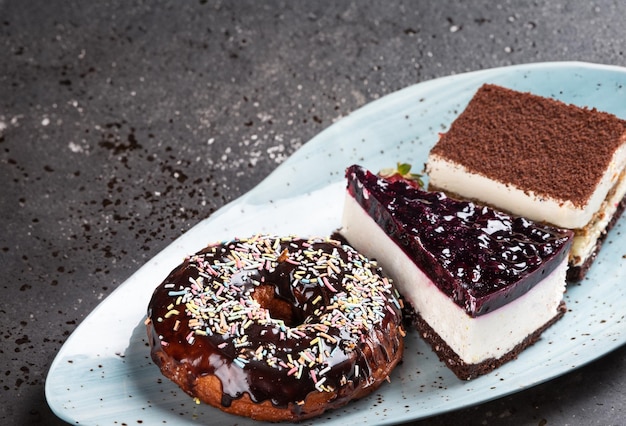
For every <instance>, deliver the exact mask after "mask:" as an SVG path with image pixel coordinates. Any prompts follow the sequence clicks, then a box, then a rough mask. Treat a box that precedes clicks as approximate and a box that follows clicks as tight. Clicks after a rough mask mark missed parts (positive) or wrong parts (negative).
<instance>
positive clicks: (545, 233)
mask: <svg viewBox="0 0 626 426" xmlns="http://www.w3.org/2000/svg"><path fill="white" fill-rule="evenodd" d="M346 177H347V179H348V187H347V189H348V192H349V193H350V195H352V196H353V197H354V198H355V199H356V201H357V202H358V203H359V204H360V205H361V206H362V208H363V209H364V210H366V211H367V213H368V214H369V215H370V216H371V217H372V218H373V219H374V220H375V221H376V222H377V223H378V225H379V226H380V227H381V228H383V230H384V231H385V232H386V234H387V235H388V236H389V237H390V238H391V239H392V240H393V241H395V242H396V244H398V246H399V247H401V248H402V249H403V250H404V252H405V253H407V255H408V256H409V258H411V259H413V260H414V262H415V263H416V265H417V266H418V267H419V268H420V269H422V270H423V271H424V272H425V273H426V274H427V275H428V276H429V278H430V279H431V280H432V281H433V282H434V283H435V284H436V285H437V286H438V287H439V289H440V290H441V291H442V292H444V293H445V294H446V295H448V296H449V297H450V298H451V299H452V300H453V301H454V302H455V303H456V304H457V305H459V306H460V307H461V308H463V309H465V311H466V312H467V313H468V314H469V315H471V316H479V315H483V314H486V313H488V312H490V311H493V310H495V309H497V308H499V307H501V306H504V305H505V304H507V303H509V302H510V301H512V300H514V299H516V298H517V297H519V296H521V295H523V294H525V293H526V292H527V291H529V290H530V289H531V288H532V287H533V286H535V285H536V284H537V283H538V282H540V281H541V280H542V279H543V278H544V277H546V276H548V274H549V273H550V272H552V271H553V270H554V268H555V267H556V266H557V265H559V264H560V263H561V261H562V260H563V259H564V258H565V257H566V256H567V254H568V251H569V247H570V246H571V243H572V237H573V232H572V231H570V230H563V229H557V228H554V227H550V226H546V225H541V224H537V223H534V222H532V221H530V220H528V219H524V218H521V217H515V216H510V215H507V214H505V213H501V212H498V211H496V210H493V209H490V208H488V207H484V206H481V205H478V204H474V203H472V202H465V201H457V200H454V199H452V198H448V197H447V196H446V195H445V194H444V193H442V192H427V191H423V190H420V189H416V188H414V187H412V186H410V185H408V184H407V183H405V182H402V181H397V182H390V181H388V180H385V179H383V178H380V177H378V176H376V175H374V174H372V173H371V172H369V171H367V170H365V169H364V168H362V167H360V166H356V165H355V166H351V167H350V168H348V170H347V171H346Z"/></svg>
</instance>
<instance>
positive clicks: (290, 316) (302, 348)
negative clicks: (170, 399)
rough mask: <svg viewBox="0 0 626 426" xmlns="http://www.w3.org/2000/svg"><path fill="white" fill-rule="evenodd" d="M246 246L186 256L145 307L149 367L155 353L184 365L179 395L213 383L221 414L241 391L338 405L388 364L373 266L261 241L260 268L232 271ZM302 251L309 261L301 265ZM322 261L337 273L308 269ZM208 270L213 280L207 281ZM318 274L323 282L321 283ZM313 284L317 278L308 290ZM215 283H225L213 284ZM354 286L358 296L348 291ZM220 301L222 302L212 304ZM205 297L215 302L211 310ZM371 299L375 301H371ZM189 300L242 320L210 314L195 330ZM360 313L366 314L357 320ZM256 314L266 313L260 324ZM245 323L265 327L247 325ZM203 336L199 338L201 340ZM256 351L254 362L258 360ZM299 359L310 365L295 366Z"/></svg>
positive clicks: (282, 400)
mask: <svg viewBox="0 0 626 426" xmlns="http://www.w3.org/2000/svg"><path fill="white" fill-rule="evenodd" d="M250 241H251V240H243V241H242V240H235V241H231V242H228V243H225V244H223V245H217V246H209V247H207V248H206V249H204V250H202V251H201V252H199V253H197V254H196V255H195V256H192V257H190V258H187V259H186V260H185V261H184V262H183V263H182V264H181V265H180V266H178V267H177V268H176V269H174V270H173V271H172V272H171V274H170V275H169V276H168V277H167V278H166V279H165V280H164V281H163V283H162V284H161V285H159V287H158V288H157V289H156V290H155V292H154V294H153V296H152V300H151V301H150V304H149V308H148V317H149V319H150V320H151V321H150V324H149V334H150V335H151V337H152V339H151V340H152V342H151V343H152V344H151V346H152V357H153V359H154V361H155V362H156V363H157V364H159V363H160V357H159V356H158V355H157V354H158V353H159V352H160V351H164V352H165V353H166V354H167V355H168V356H169V357H172V358H174V359H175V360H177V361H178V362H179V363H184V364H186V365H187V366H188V368H189V369H190V371H191V372H192V373H193V374H190V375H189V381H190V383H189V388H188V389H192V388H193V386H194V384H193V381H194V380H195V379H196V378H197V377H200V376H203V375H207V374H211V375H215V376H217V377H218V378H219V379H220V380H221V382H222V387H223V396H222V405H223V406H225V407H228V406H230V404H231V403H232V402H233V401H234V400H235V399H237V398H239V397H241V396H242V395H243V394H244V393H247V394H248V395H249V396H250V398H251V399H252V401H254V402H258V403H260V402H263V401H266V400H270V401H271V402H272V404H274V406H277V407H288V406H290V407H292V409H293V410H297V409H298V406H299V405H298V404H299V403H302V401H304V400H305V398H306V397H307V395H308V394H309V393H311V392H319V391H329V392H330V391H332V392H337V397H336V401H335V402H337V405H342V404H343V403H345V402H347V401H348V400H349V399H350V394H351V390H352V389H354V388H357V387H359V386H361V387H363V386H368V385H369V384H371V382H372V381H373V380H372V378H371V377H370V372H371V371H373V370H376V369H377V368H378V366H379V365H386V364H388V363H390V362H391V360H392V359H394V358H396V356H395V354H396V353H398V351H400V353H401V351H402V347H403V343H402V340H401V338H398V333H397V329H398V327H400V326H401V311H400V306H399V303H398V295H397V291H396V290H395V287H394V286H393V284H392V283H390V282H389V281H388V280H386V279H384V278H383V276H382V274H381V271H380V270H379V269H378V268H377V266H376V265H375V264H372V263H370V262H369V261H368V260H367V259H365V258H363V257H362V256H361V255H359V254H358V253H356V251H354V250H353V249H352V248H350V247H349V246H342V245H340V244H339V243H338V242H336V241H332V240H328V239H326V240H322V239H316V240H303V239H293V240H292V239H277V238H269V237H268V241H269V245H270V246H271V247H272V248H271V250H268V251H267V253H265V254H263V262H261V264H262V266H259V267H249V268H248V267H246V265H244V264H241V265H237V264H233V263H234V262H233V252H237V250H243V251H246V250H249V251H254V250H257V249H258V246H257V245H256V243H250ZM251 247H252V248H251ZM263 248H265V246H263ZM237 253H241V252H237ZM312 253H315V258H313V257H311V258H309V255H312ZM322 253H327V254H332V256H335V257H336V258H340V259H341V262H339V263H341V264H342V265H343V267H342V268H341V270H339V269H337V271H336V272H335V271H334V270H332V269H329V267H327V266H326V263H324V262H322V263H321V265H322V267H321V268H320V267H319V265H317V266H318V267H315V265H314V262H316V261H318V260H319V259H323V256H322V255H321V254H322ZM257 258H259V257H258V256H257ZM295 263H300V265H295ZM305 263H306V266H303V265H305ZM339 263H335V265H338V264H339ZM231 264H232V265H231ZM209 268H212V269H213V270H215V271H218V272H216V273H215V274H213V273H207V272H210V271H209ZM301 270H304V271H305V272H306V273H304V274H303V273H301V272H299V271H301ZM357 273H358V274H362V275H368V274H369V275H370V276H371V277H372V280H373V283H372V284H367V285H365V284H363V283H361V282H360V281H359V280H357V279H356V278H354V277H351V275H356V274H357ZM324 275H327V279H328V283H326V282H325V281H324V280H323V278H321V277H323V276H324ZM304 276H306V277H308V279H307V278H303V277H304ZM315 277H317V278H319V279H318V280H317V281H316V282H314V280H313V278H315ZM199 278H200V279H201V286H200V287H202V288H203V290H198V289H195V290H194V288H193V285H190V280H192V281H195V280H198V279H199ZM223 280H226V281H227V282H225V284H223V283H222V281H223ZM326 284H328V285H326ZM355 286H359V287H364V288H366V290H364V291H361V290H359V291H357V290H356V289H355V288H354V287H355ZM331 287H332V289H331ZM268 289H269V296H267V294H268ZM255 292H257V293H258V294H255ZM192 293H195V294H192ZM263 294H265V296H263ZM225 295H226V298H227V299H228V298H230V299H232V300H230V301H224V300H221V299H222V298H224V296H225ZM233 295H234V296H233ZM231 296H233V297H231ZM212 298H213V299H220V300H221V301H220V302H217V301H216V302H212V301H211V300H212ZM375 298H380V300H378V301H374V300H372V299H375ZM189 299H192V300H193V301H194V303H198V302H199V301H201V302H200V304H201V305H202V309H205V310H206V311H209V310H212V311H215V310H216V307H217V309H218V310H221V311H222V312H229V313H230V316H231V317H235V316H236V314H237V313H238V312H242V313H244V315H243V316H242V318H240V319H236V318H235V319H233V318H231V319H228V320H224V319H222V320H220V317H219V315H217V316H216V317H215V318H214V323H213V325H211V324H209V321H208V320H203V324H202V326H198V325H197V319H198V315H197V314H194V313H193V310H190V309H189V308H188V307H187V306H186V305H185V300H189ZM257 299H259V300H258V301H257ZM259 305H260V307H259ZM352 305H353V306H352ZM255 307H256V308H255ZM248 308H250V309H248ZM367 310H370V312H371V311H375V314H373V315H367V314H366V311H367ZM264 311H265V312H267V313H269V315H267V316H263V312H264ZM205 315H208V314H205ZM255 315H261V317H263V318H265V319H258V318H257V319H255V318H254V316H255ZM333 317H334V318H335V319H334V320H331V318H333ZM337 317H341V318H344V319H346V321H344V322H343V323H342V322H341V320H340V319H337ZM250 318H252V321H248V319H250ZM268 318H270V319H268ZM220 321H222V324H220ZM223 321H225V322H227V324H223ZM226 330H227V331H226ZM320 330H322V331H323V334H322V333H320ZM392 330H393V332H391V331H392ZM206 331H208V334H206V335H202V334H205V333H206ZM296 333H299V334H297V335H296ZM389 336H395V337H393V339H392V338H391V337H389ZM390 339H392V341H389V340H390ZM260 347H262V348H261V349H259V348H260ZM262 350H265V353H264V354H263V353H262V352H259V351H262ZM305 353H308V354H309V355H312V356H314V357H316V359H315V360H314V361H310V360H309V361H307V362H297V361H296V360H298V359H301V358H300V357H301V355H302V354H305ZM290 360H293V362H290ZM288 364H289V366H288ZM300 364H303V365H302V366H300ZM292 365H295V366H296V367H299V368H301V369H302V372H301V374H300V375H298V374H296V373H294V372H293V369H292V367H291V366H292ZM313 376H314V377H315V379H313ZM322 379H324V382H323V383H324V387H321V388H316V383H315V382H316V381H317V382H319V381H320V380H322ZM186 390H187V389H186ZM187 391H188V390H187ZM190 393H191V392H190ZM344 400H345V401H344Z"/></svg>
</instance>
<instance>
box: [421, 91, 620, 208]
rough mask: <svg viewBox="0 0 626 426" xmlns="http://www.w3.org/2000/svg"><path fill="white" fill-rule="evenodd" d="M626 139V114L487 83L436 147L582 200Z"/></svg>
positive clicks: (501, 175)
mask: <svg viewBox="0 0 626 426" xmlns="http://www.w3.org/2000/svg"><path fill="white" fill-rule="evenodd" d="M625 142H626V121H624V120H621V119H619V118H617V117H615V116H614V115H611V114H608V113H604V112H600V111H597V110H596V109H587V108H580V107H577V106H574V105H567V104H565V103H563V102H559V101H555V100H553V99H549V98H544V97H540V96H536V95H532V94H530V93H521V92H517V91H514V90H511V89H506V88H503V87H500V86H496V85H491V84H485V85H483V86H482V87H481V88H480V89H479V90H478V91H477V93H476V95H475V96H474V97H473V98H472V100H471V101H470V103H469V104H468V106H467V108H466V109H465V110H464V111H463V112H462V113H461V115H460V116H459V117H458V118H457V119H456V120H455V121H454V123H453V124H452V126H451V127H450V130H449V131H448V132H447V133H445V134H443V135H442V136H441V138H440V140H439V141H438V142H437V144H436V145H435V147H434V148H433V149H432V154H436V155H439V156H440V157H442V158H445V159H448V160H451V161H453V162H455V163H459V164H462V165H464V166H465V167H466V168H467V169H469V170H471V171H473V172H475V173H479V174H482V175H484V176H486V177H488V178H490V179H493V180H496V181H500V182H503V183H505V184H511V185H514V186H516V187H518V188H520V189H522V190H524V191H525V192H534V193H535V194H537V195H539V196H548V197H552V198H556V199H561V200H570V201H572V202H573V203H574V204H575V205H577V206H583V205H585V204H586V202H587V200H588V199H589V198H590V197H591V195H592V193H593V191H594V189H595V187H596V185H597V184H598V183H599V181H600V179H601V178H602V175H603V174H604V171H605V170H606V169H607V167H608V166H609V163H610V162H611V159H612V157H613V154H614V152H615V150H616V149H617V148H618V147H619V146H621V145H622V144H623V143H625Z"/></svg>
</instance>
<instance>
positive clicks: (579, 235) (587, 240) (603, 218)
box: [570, 173, 626, 266]
mask: <svg viewBox="0 0 626 426" xmlns="http://www.w3.org/2000/svg"><path fill="white" fill-rule="evenodd" d="M625 196H626V176H624V173H622V176H621V178H620V180H619V181H618V182H617V185H616V186H615V190H614V191H613V192H611V193H610V194H609V197H608V198H607V199H606V200H604V202H603V203H602V206H601V207H600V210H599V212H598V213H596V214H595V215H594V217H593V219H592V220H591V222H590V223H589V224H588V225H587V226H586V227H585V228H584V229H582V230H577V231H576V235H575V237H574V243H573V244H572V248H571V250H570V264H572V265H574V266H580V265H582V264H583V263H584V262H585V260H586V259H587V258H588V257H589V256H591V255H592V254H593V252H594V250H595V248H596V241H597V240H598V238H600V236H601V235H602V234H603V233H604V232H605V230H606V227H607V226H608V224H609V222H610V221H611V219H612V218H613V215H614V214H615V211H616V210H617V207H618V205H619V203H620V201H621V200H622V199H623V198H624V197H625Z"/></svg>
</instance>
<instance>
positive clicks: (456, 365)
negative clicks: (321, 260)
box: [405, 302, 567, 380]
mask: <svg viewBox="0 0 626 426" xmlns="http://www.w3.org/2000/svg"><path fill="white" fill-rule="evenodd" d="M405 306H406V305H405ZM566 311H567V308H566V306H565V302H561V304H560V305H559V307H558V309H557V313H556V315H555V316H554V317H553V318H552V319H551V320H550V321H548V322H547V323H546V324H545V325H543V326H542V327H540V328H539V329H538V330H536V331H535V332H533V333H532V334H530V335H528V336H527V337H526V338H525V339H524V340H523V341H522V342H521V343H519V344H518V345H517V346H515V347H514V348H513V349H512V350H511V351H510V352H508V353H507V354H505V355H503V356H502V357H500V358H497V359H496V358H490V359H487V360H485V361H482V362H480V363H478V364H466V363H465V362H464V361H463V360H462V359H461V358H460V357H459V356H458V355H457V354H456V352H454V351H453V350H452V349H451V348H450V346H448V344H447V343H446V342H445V341H444V340H443V339H442V338H441V337H440V336H439V334H437V333H436V332H435V331H434V330H433V329H432V328H431V327H430V325H428V323H427V322H426V321H424V319H423V318H422V317H421V315H419V314H418V313H416V312H415V311H414V310H410V311H409V310H407V311H405V316H406V317H407V319H408V320H410V322H412V325H413V326H414V327H415V328H416V329H417V331H418V333H419V334H420V336H421V337H422V338H423V339H424V340H425V341H426V342H428V343H429V344H430V346H431V347H432V349H433V351H434V352H435V353H436V354H437V356H438V357H439V360H441V361H443V362H444V363H445V364H446V365H447V366H448V368H449V369H450V370H452V372H453V373H454V374H455V375H456V376H457V377H458V378H459V379H461V380H471V379H475V378H476V377H478V376H482V375H483V374H487V373H489V372H491V371H493V370H495V369H496V368H498V367H500V366H501V365H503V364H505V363H507V362H509V361H511V360H514V359H515V358H517V356H518V355H519V354H520V353H521V352H522V351H523V350H524V349H526V348H527V347H529V346H531V345H532V344H534V343H535V342H536V341H537V340H539V337H540V336H541V333H543V332H544V331H545V330H546V329H547V328H548V327H550V326H551V325H552V324H554V323H555V322H557V321H558V320H559V319H561V317H562V316H563V315H564V314H565V312H566Z"/></svg>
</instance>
